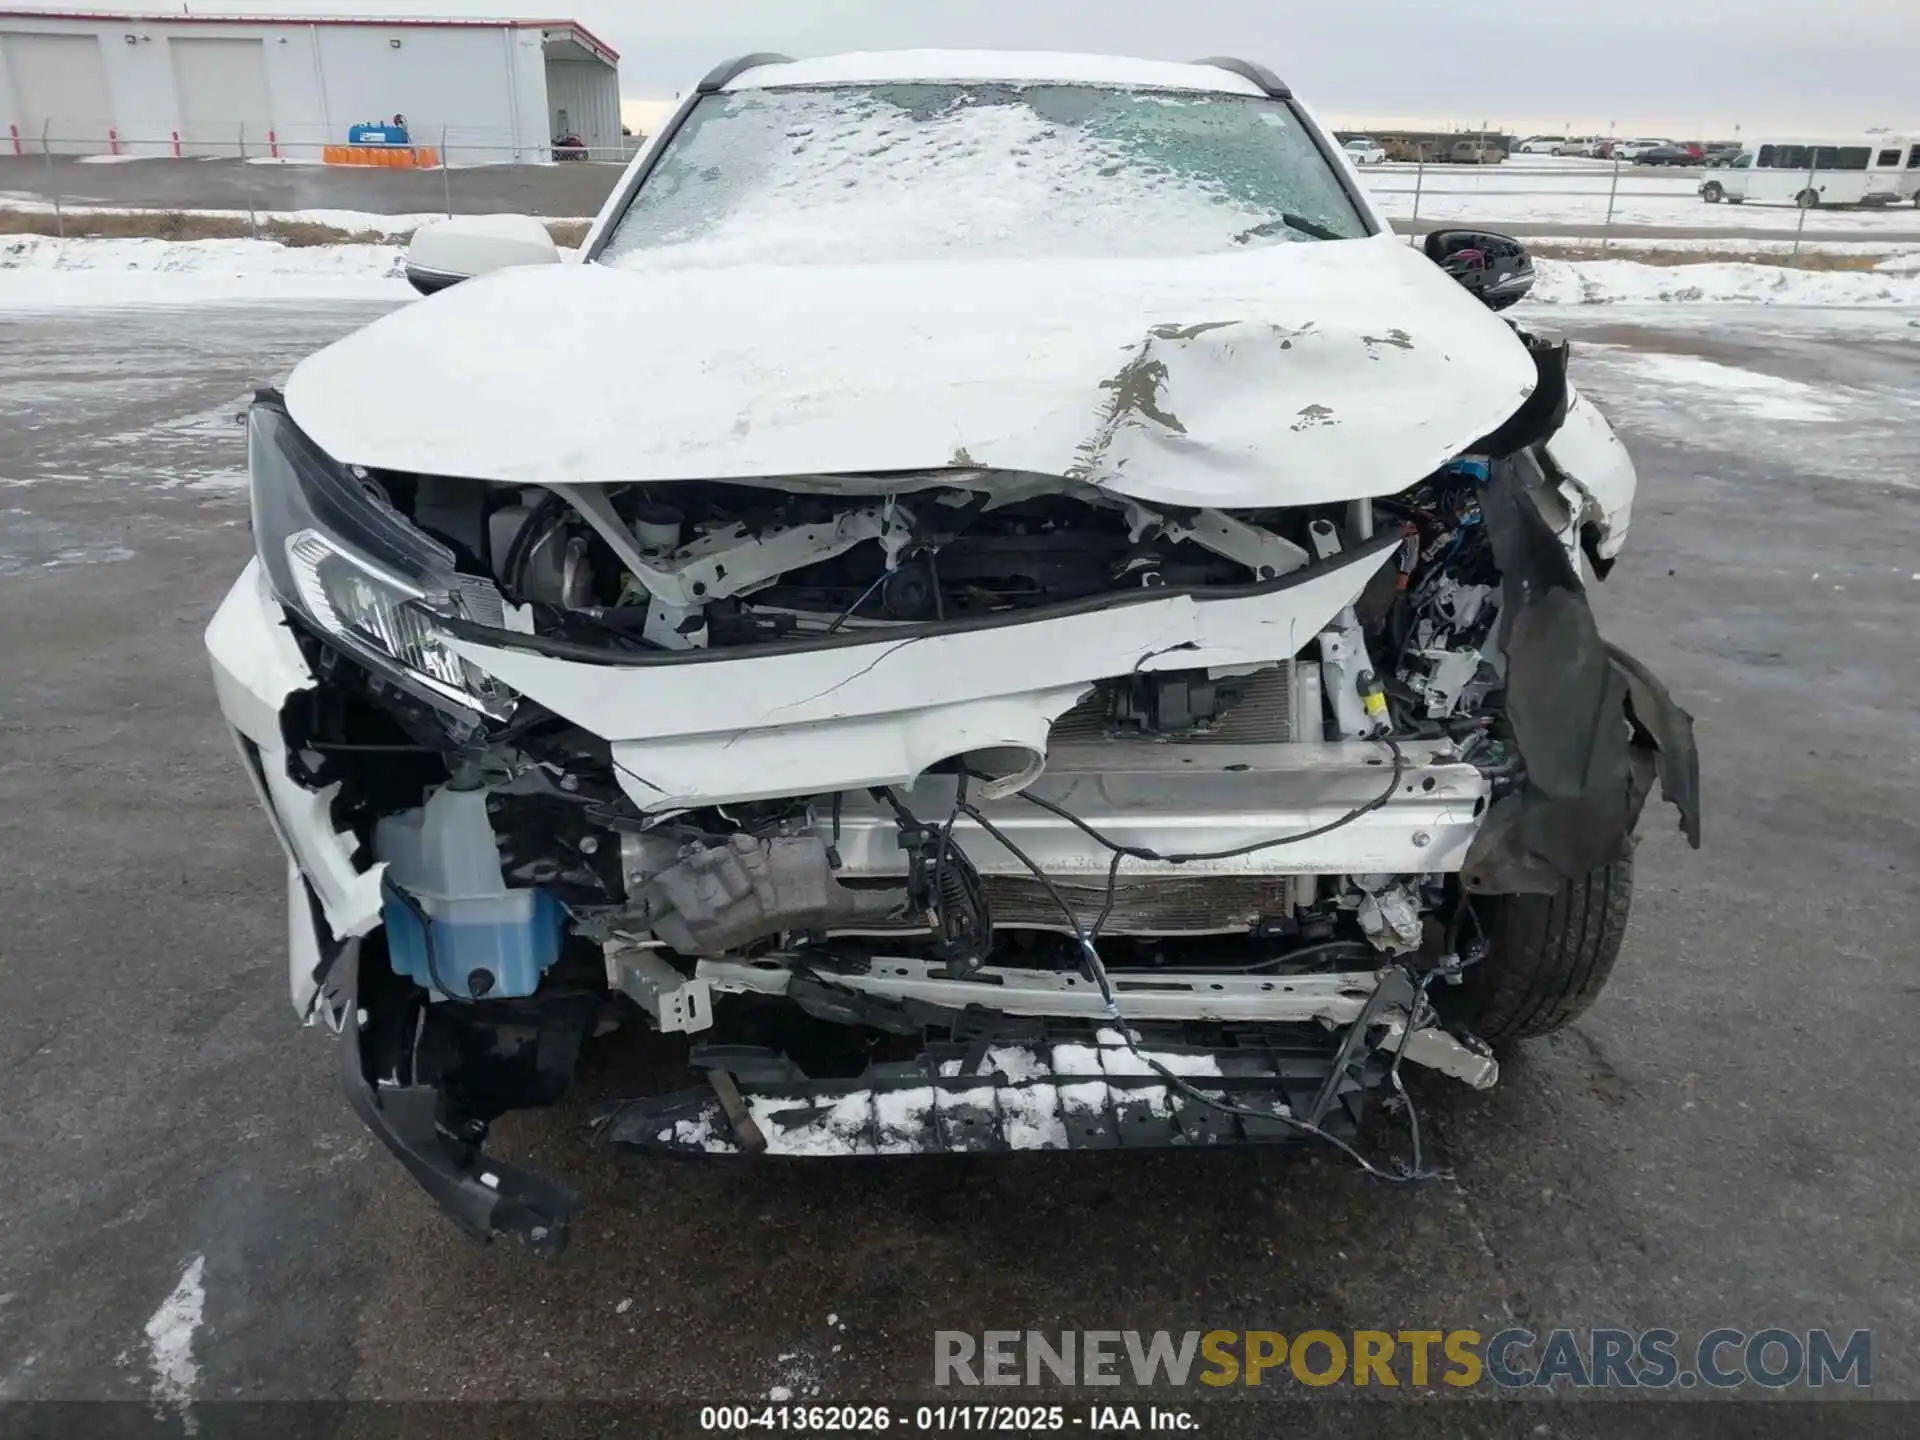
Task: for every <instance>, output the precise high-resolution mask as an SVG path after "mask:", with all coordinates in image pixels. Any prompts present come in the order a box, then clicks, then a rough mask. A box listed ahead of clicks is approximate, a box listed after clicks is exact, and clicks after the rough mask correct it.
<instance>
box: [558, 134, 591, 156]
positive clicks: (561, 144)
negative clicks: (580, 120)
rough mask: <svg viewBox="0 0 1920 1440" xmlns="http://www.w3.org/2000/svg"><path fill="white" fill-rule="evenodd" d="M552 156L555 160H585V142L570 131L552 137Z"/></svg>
mask: <svg viewBox="0 0 1920 1440" xmlns="http://www.w3.org/2000/svg"><path fill="white" fill-rule="evenodd" d="M553 158H554V159H556V160H585V159H586V158H587V142H586V141H584V140H582V139H581V138H580V137H579V136H578V135H575V134H574V133H573V132H572V131H568V132H567V133H566V134H564V135H556V136H554V137H553Z"/></svg>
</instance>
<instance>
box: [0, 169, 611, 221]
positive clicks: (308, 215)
mask: <svg viewBox="0 0 1920 1440" xmlns="http://www.w3.org/2000/svg"><path fill="white" fill-rule="evenodd" d="M106 158H107V159H110V160H121V159H127V158H131V157H127V156H109V157H106ZM248 163H249V164H253V163H258V164H275V165H279V164H297V163H299V162H297V161H279V160H272V161H269V160H261V161H258V162H254V161H249V162H248ZM57 208H58V209H59V210H60V212H61V213H63V214H66V215H152V216H154V217H156V219H157V218H158V217H160V216H163V215H172V214H177V213H179V212H178V211H175V210H168V209H165V208H156V207H154V206H151V205H72V204H63V205H61V206H59V207H57ZM55 209H56V207H55V206H54V204H53V202H52V201H50V200H45V199H42V198H41V197H40V196H38V195H29V194H26V193H24V192H22V191H18V190H0V210H16V211H18V212H20V213H21V214H23V215H51V214H53V213H54V211H55ZM189 213H191V214H194V215H206V216H211V217H213V218H214V219H219V220H247V219H252V220H254V221H256V222H257V223H259V224H261V225H271V224H314V225H330V226H332V227H333V228H334V229H336V230H344V231H346V232H347V233H348V234H350V235H361V234H373V235H407V234H411V233H412V232H413V231H415V230H418V229H419V228H420V227H421V226H422V225H426V224H429V223H431V222H432V221H435V220H444V219H446V218H447V216H446V212H445V211H442V210H422V211H415V212H412V213H409V214H404V215H382V214H379V213H377V212H375V211H372V210H254V211H252V212H248V211H245V210H209V209H206V208H204V207H200V206H195V207H194V208H193V209H192V210H191V212H189ZM533 218H534V219H536V220H539V221H541V222H542V223H544V224H548V225H584V224H586V223H587V222H588V221H589V220H591V219H592V218H593V217H592V216H591V215H536V216H534V217H533Z"/></svg>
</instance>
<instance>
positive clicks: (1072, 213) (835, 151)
mask: <svg viewBox="0 0 1920 1440" xmlns="http://www.w3.org/2000/svg"><path fill="white" fill-rule="evenodd" d="M1283 217H1284V218H1283ZM1366 233H1367V228H1366V225H1365V223H1364V222H1363V221H1362V219H1361V218H1360V216H1359V214H1358V213H1357V212H1356V211H1355V209H1354V206H1353V203H1352V202H1351V201H1350V200H1349V199H1348V197H1347V195H1346V193H1345V192H1344V191H1343V190H1342V188H1341V186H1340V182H1339V180H1338V178H1337V177H1336V175H1335V173H1334V171H1333V169H1332V167H1331V165H1330V164H1329V162H1328V161H1327V160H1326V159H1325V158H1324V157H1323V156H1322V155H1321V154H1320V152H1319V150H1318V149H1317V147H1316V146H1315V145H1314V143H1313V140H1312V138H1311V136H1310V135H1309V134H1308V133H1307V132H1306V130H1305V128H1304V126H1303V125H1302V123H1301V121H1300V120H1299V119H1298V117H1296V116H1295V115H1294V114H1293V113H1292V111H1290V110H1289V109H1288V108H1287V107H1286V106H1285V105H1283V104H1281V103H1279V102H1277V101H1272V100H1267V99H1261V98H1254V97H1248V96H1237V95H1199V94H1173V93H1167V92H1151V91H1137V90H1120V89H1112V88H1102V87H1097V86H1090V85H1020V86H1014V85H998V84H964V85H962V84H944V85H940V84H902V85H884V86H857V87H839V88H832V89H793V90H745V91H738V92H733V93H728V94H720V95H712V96H708V97H706V98H705V99H703V100H702V101H701V102H700V103H699V105H698V106H697V107H696V108H695V109H694V111H693V112H692V113H691V114H690V115H689V116H688V117H687V121H686V124H685V125H684V126H682V128H681V129H680V131H679V133H678V134H676V135H675V136H674V137H673V138H672V140H671V141H670V142H669V144H668V147H667V149H666V150H665V152H664V153H663V154H662V155H661V157H660V161H659V164H658V165H657V166H655V168H654V170H653V172H652V173H651V174H650V175H649V176H648V177H647V179H646V181H645V183H644V184H643V185H642V186H641V188H640V191H639V193H638V194H637V195H636V196H635V198H634V200H633V203H632V204H631V205H630V206H629V208H628V209H627V211H626V213H625V214H624V215H623V216H622V217H621V218H620V220H619V221H618V222H617V224H616V225H615V227H614V230H613V233H612V235H611V237H610V239H609V241H608V244H607V246H606V249H605V250H604V251H603V252H602V254H601V255H600V257H599V258H600V259H601V260H602V261H603V262H604V263H608V264H613V265H617V266H621V267H624V268H656V267H679V266H700V267H706V266H721V265H743V264H756V263H768V264H849V263H853V264H858V263H871V262H876V261H887V260H911V261H926V260H947V259H967V258H980V259H1004V258H1020V257H1047V256H1055V257H1075V258H1128V257H1157V256H1181V255H1201V254H1210V253H1215V252H1219V251H1224V250H1232V249H1235V248H1237V247H1241V246H1246V245H1263V244H1267V245H1271V244H1284V243H1287V242H1289V241H1297V240H1311V239H1326V238H1349V237H1355V236H1361V235H1365V234H1366Z"/></svg>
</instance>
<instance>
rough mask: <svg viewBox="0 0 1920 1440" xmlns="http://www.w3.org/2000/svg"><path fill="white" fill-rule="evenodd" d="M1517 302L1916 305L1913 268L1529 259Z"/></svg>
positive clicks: (1919, 283)
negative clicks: (1532, 274)
mask: <svg viewBox="0 0 1920 1440" xmlns="http://www.w3.org/2000/svg"><path fill="white" fill-rule="evenodd" d="M1534 269H1535V270H1536V271H1537V272H1538V278H1537V279H1536V280H1535V282H1534V286H1533V292H1532V293H1531V294H1530V295H1529V296H1528V297H1527V300H1526V302H1525V303H1527V304H1529V305H1532V304H1545V305H1619V304H1641V303H1646V302H1649V301H1656V302H1667V303H1675V304H1687V305H1699V304H1709V305H1713V304H1749V305H1898V306H1908V305H1914V306H1920V271H1917V272H1916V273H1914V274H1911V275H1908V274H1904V273H1901V272H1898V271H1883V270H1795V269H1792V268H1790V267H1788V266H1784V265H1756V264H1754V263H1752V262H1750V261H1746V262H1742V261H1728V262H1717V263H1707V264H1700V265H1646V264H1642V263H1641V262H1639V261H1637V260H1536V261H1535V262H1534Z"/></svg>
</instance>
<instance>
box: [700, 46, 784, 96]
mask: <svg viewBox="0 0 1920 1440" xmlns="http://www.w3.org/2000/svg"><path fill="white" fill-rule="evenodd" d="M792 60H793V57H792V56H791V55H776V54H774V53H773V51H771V50H756V51H755V52H754V53H753V54H751V55H736V56H735V57H734V58H733V59H731V60H722V61H721V62H720V63H719V64H718V65H716V66H714V67H713V69H711V70H709V71H708V72H707V73H706V74H705V75H702V76H701V77H700V83H699V84H698V85H696V86H694V87H693V88H694V89H696V90H698V91H699V92H700V93H701V94H702V95H711V94H713V92H714V91H716V90H724V89H726V88H727V86H728V85H730V84H732V83H733V82H734V81H735V80H737V79H739V78H740V76H741V75H742V74H743V73H744V72H746V71H748V70H751V69H753V68H754V67H755V66H756V65H786V64H788V63H790V62H791V61H792Z"/></svg>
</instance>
